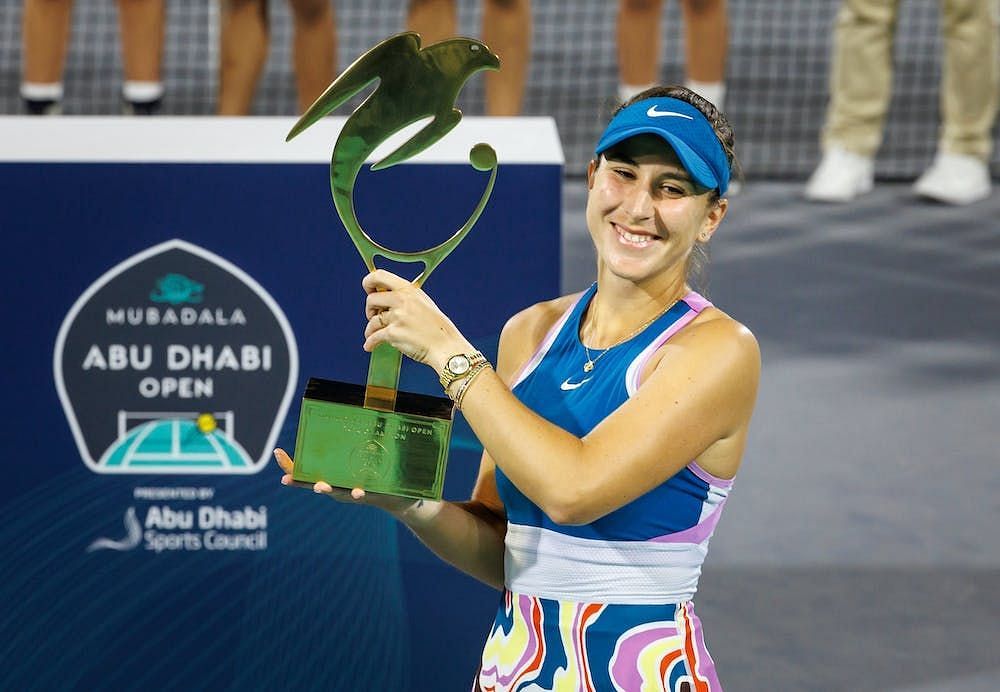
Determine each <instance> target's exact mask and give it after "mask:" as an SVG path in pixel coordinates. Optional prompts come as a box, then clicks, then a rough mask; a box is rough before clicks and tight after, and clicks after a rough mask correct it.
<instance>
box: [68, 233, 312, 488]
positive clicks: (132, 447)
mask: <svg viewBox="0 0 1000 692" xmlns="http://www.w3.org/2000/svg"><path fill="white" fill-rule="evenodd" d="M53 360H54V362H53V369H54V375H55V384H56V389H57V390H58V392H59V398H60V400H61V402H62V405H63V408H64V409H65V412H66V418H67V420H68V421H69V425H70V427H71V428H72V431H73V436H74V438H75V440H76V444H77V447H78V449H79V451H80V455H81V457H82V458H83V461H84V462H85V463H86V464H87V466H88V467H90V469H91V470H93V471H95V472H97V473H121V474H140V473H141V474H154V473H155V474H192V473H198V474H246V473H256V472H257V471H259V470H260V469H261V468H263V467H264V465H265V464H266V463H267V460H268V458H269V457H270V453H271V449H272V448H273V446H274V444H275V441H276V439H277V436H278V432H279V430H280V426H281V423H282V421H283V420H284V417H285V414H286V412H287V411H288V406H289V404H290V402H291V397H292V392H293V390H294V388H295V383H296V380H297V376H298V351H297V348H296V344H295V336H294V334H293V333H292V330H291V327H290V325H289V323H288V320H287V319H286V317H285V315H284V313H283V312H282V310H281V308H280V307H279V306H278V304H277V303H276V302H275V301H274V299H273V298H272V297H271V296H270V295H269V294H268V293H267V292H266V291H265V290H264V288H263V287H262V286H261V285H260V284H259V283H257V281H255V280H254V279H253V278H252V277H250V276H249V275H248V274H246V273H245V272H243V271H242V270H241V269H239V268H238V267H236V266H235V265H233V264H232V263H230V262H228V261H227V260H225V259H223V258H222V257H219V256H218V255H215V254H213V253H211V252H209V251H208V250H205V249H204V248H201V247H198V246H197V245H193V244H192V243H188V242H186V241H183V240H176V239H175V240H170V241H167V242H165V243H161V244H159V245H156V246H154V247H151V248H149V249H147V250H145V251H143V252H140V253H139V254H137V255H134V256H133V257H130V258H128V259H126V260H124V261H123V262H121V263H120V264H118V265H117V266H115V267H113V268H112V269H110V270H109V271H107V272H106V273H105V274H104V275H103V276H101V277H99V278H98V279H97V280H96V281H95V282H94V283H93V284H92V285H91V286H90V287H89V288H88V289H87V290H86V291H85V292H84V293H83V295H81V296H80V298H79V299H78V300H77V301H76V303H75V304H74V305H73V306H72V308H70V310H69V313H68V314H67V315H66V318H65V320H64V321H63V324H62V327H61V329H60V330H59V335H58V337H57V339H56V346H55V353H54V359H53Z"/></svg>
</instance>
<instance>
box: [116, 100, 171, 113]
mask: <svg viewBox="0 0 1000 692" xmlns="http://www.w3.org/2000/svg"><path fill="white" fill-rule="evenodd" d="M162 105H163V99H156V100H155V101H129V100H128V99H123V100H122V115H156V114H157V113H159V112H160V106H162Z"/></svg>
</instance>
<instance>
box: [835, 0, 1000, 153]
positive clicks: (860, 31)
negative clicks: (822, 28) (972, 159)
mask: <svg viewBox="0 0 1000 692" xmlns="http://www.w3.org/2000/svg"><path fill="white" fill-rule="evenodd" d="M940 2H941V16H942V24H943V26H942V34H943V35H944V62H943V64H942V69H941V72H942V79H941V85H940V93H941V118H942V121H943V122H942V124H941V130H940V134H939V140H938V149H939V150H940V151H946V152H949V153H954V154H968V155H972V156H976V157H978V158H980V159H982V160H983V161H989V157H990V153H991V151H992V148H993V141H992V139H991V137H990V130H991V129H992V127H993V121H994V118H995V117H996V112H997V92H998V90H1000V49H998V44H1000V34H998V24H1000V0H940ZM898 6H899V0H844V3H843V5H842V6H841V8H840V12H839V14H838V15H837V24H836V29H835V34H834V50H833V65H832V68H831V71H830V108H829V111H828V113H827V120H826V127H825V128H824V130H823V145H824V147H827V146H829V145H831V144H838V145H840V146H842V147H844V148H845V149H848V150H850V151H853V152H855V153H858V154H862V155H864V156H874V155H875V152H876V151H877V150H878V148H879V145H880V144H881V143H882V130H883V127H884V124H885V115H886V112H887V111H888V109H889V95H890V92H891V89H892V43H893V36H894V34H895V29H896V11H897V9H898Z"/></svg>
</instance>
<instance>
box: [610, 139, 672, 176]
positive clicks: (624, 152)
mask: <svg viewBox="0 0 1000 692" xmlns="http://www.w3.org/2000/svg"><path fill="white" fill-rule="evenodd" d="M604 156H605V158H609V159H622V158H625V159H629V160H632V161H636V162H638V160H639V159H640V158H642V159H649V161H650V162H651V163H654V162H655V163H666V164H672V165H676V166H681V167H682V168H683V166H682V164H681V160H680V159H679V158H678V157H677V153H676V152H675V151H674V148H673V147H672V146H670V143H669V142H667V140H665V139H663V138H662V137H659V136H657V135H654V134H649V133H643V134H640V135H635V136H634V137H629V138H628V139H624V140H622V141H621V142H618V143H617V144H615V145H613V146H611V147H608V149H607V150H606V151H605V152H604Z"/></svg>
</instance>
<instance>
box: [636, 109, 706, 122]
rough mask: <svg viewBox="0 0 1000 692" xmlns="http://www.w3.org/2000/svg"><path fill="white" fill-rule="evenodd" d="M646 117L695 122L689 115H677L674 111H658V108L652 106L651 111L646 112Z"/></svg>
mask: <svg viewBox="0 0 1000 692" xmlns="http://www.w3.org/2000/svg"><path fill="white" fill-rule="evenodd" d="M646 115H648V116H649V117H650V118H667V117H674V118H687V119H688V120H694V118H692V117H691V116H690V115H687V114H686V113H675V112H674V111H658V110H656V106H650V107H649V110H648V111H646Z"/></svg>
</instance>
